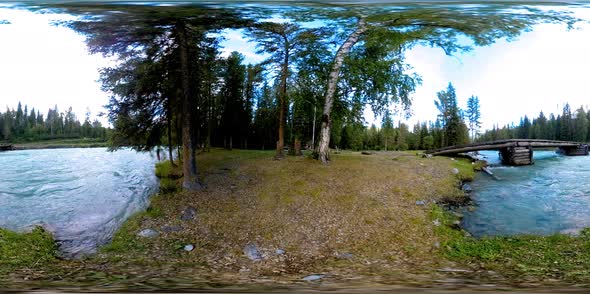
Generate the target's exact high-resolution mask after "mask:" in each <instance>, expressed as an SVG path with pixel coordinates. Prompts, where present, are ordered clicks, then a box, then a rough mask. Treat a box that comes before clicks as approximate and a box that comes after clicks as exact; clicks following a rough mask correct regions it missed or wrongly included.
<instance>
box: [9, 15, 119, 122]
mask: <svg viewBox="0 0 590 294" xmlns="http://www.w3.org/2000/svg"><path fill="white" fill-rule="evenodd" d="M0 18H2V19H6V20H8V21H9V22H10V24H7V25H0V40H2V45H0V83H1V86H0V87H1V88H0V107H2V108H4V107H5V106H9V107H11V108H13V107H16V105H17V103H18V102H19V101H21V102H22V103H23V105H24V104H27V105H28V106H29V109H30V108H31V107H35V108H36V109H39V110H41V112H42V113H45V114H46V113H47V109H49V108H50V107H51V108H53V106H54V105H56V104H57V105H58V107H60V110H65V108H66V107H69V106H72V108H73V110H74V112H75V113H76V114H77V115H78V116H79V118H80V119H82V117H83V115H84V113H85V112H86V108H87V107H88V108H90V109H91V111H92V113H93V115H96V114H98V112H100V111H104V109H103V108H102V106H103V105H104V104H106V103H107V102H108V99H107V95H106V94H105V93H104V92H102V91H101V90H100V85H99V84H98V83H97V82H96V80H97V79H98V78H99V74H98V68H100V67H103V66H106V65H107V60H105V59H103V58H102V57H100V56H91V55H89V54H88V52H87V50H86V46H85V44H84V37H83V36H81V35H79V34H77V33H75V32H74V31H72V30H70V29H67V28H64V27H56V26H52V25H50V23H51V21H54V20H57V19H66V18H67V16H65V15H56V14H35V13H32V12H30V11H27V10H17V9H6V8H0ZM2 111H4V110H2Z"/></svg>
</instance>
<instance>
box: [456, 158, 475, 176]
mask: <svg viewBox="0 0 590 294" xmlns="http://www.w3.org/2000/svg"><path fill="white" fill-rule="evenodd" d="M453 167H454V168H456V169H457V170H458V171H459V173H458V174H457V178H458V179H459V180H461V181H463V182H470V181H473V179H475V169H474V164H472V163H471V160H469V159H465V158H457V159H455V160H454V161H453Z"/></svg>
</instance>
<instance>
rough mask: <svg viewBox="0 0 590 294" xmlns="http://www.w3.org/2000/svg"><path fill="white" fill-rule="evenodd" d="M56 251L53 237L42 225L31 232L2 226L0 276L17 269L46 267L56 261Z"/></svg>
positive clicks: (0, 233)
mask: <svg viewBox="0 0 590 294" xmlns="http://www.w3.org/2000/svg"><path fill="white" fill-rule="evenodd" d="M56 253H57V246H56V244H55V241H54V240H53V237H52V236H51V234H50V233H48V232H47V231H45V230H44V229H43V228H41V227H36V228H35V229H33V231H31V232H30V233H15V232H12V231H9V230H6V229H2V228H0V278H1V277H2V275H3V274H7V273H10V272H12V271H13V270H15V269H23V268H29V269H38V268H45V267H46V266H48V265H50V264H51V263H52V262H55V260H56V258H57V256H56Z"/></svg>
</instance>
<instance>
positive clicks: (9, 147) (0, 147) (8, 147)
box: [0, 143, 14, 151]
mask: <svg viewBox="0 0 590 294" xmlns="http://www.w3.org/2000/svg"><path fill="white" fill-rule="evenodd" d="M13 148H14V147H13V146H12V144H4V143H0V151H8V150H12V149H13Z"/></svg>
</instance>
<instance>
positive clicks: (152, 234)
mask: <svg viewBox="0 0 590 294" xmlns="http://www.w3.org/2000/svg"><path fill="white" fill-rule="evenodd" d="M159 234H160V233H158V232H157V231H155V230H152V229H145V230H142V231H141V232H139V233H137V235H138V236H140V237H144V238H153V237H156V236H158V235H159Z"/></svg>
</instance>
